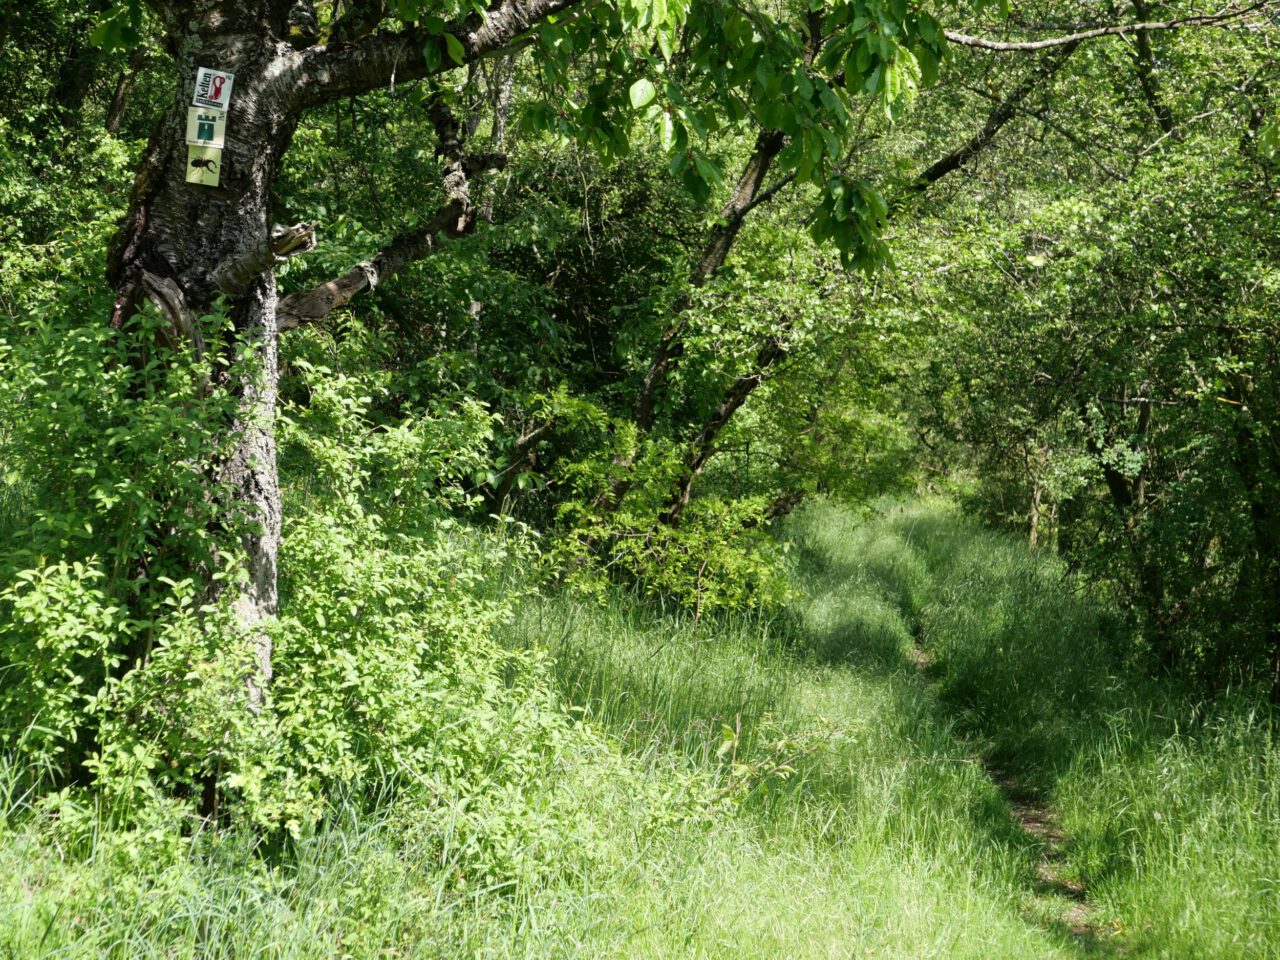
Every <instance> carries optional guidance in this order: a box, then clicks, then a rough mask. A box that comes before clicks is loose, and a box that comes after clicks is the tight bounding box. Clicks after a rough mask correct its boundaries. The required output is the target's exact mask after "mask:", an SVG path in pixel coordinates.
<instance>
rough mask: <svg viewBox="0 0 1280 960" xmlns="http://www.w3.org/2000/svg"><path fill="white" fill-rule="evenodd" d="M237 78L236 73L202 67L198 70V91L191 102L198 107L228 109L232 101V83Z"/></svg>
mask: <svg viewBox="0 0 1280 960" xmlns="http://www.w3.org/2000/svg"><path fill="white" fill-rule="evenodd" d="M235 80H236V76H235V74H234V73H223V72H222V71H221V70H210V69H209V68H208V67H201V68H200V69H199V70H197V71H196V93H195V96H194V97H192V98H191V102H192V103H193V104H195V105H196V106H197V107H212V108H213V109H215V110H226V109H227V106H228V104H230V103H231V85H232V84H233V83H235Z"/></svg>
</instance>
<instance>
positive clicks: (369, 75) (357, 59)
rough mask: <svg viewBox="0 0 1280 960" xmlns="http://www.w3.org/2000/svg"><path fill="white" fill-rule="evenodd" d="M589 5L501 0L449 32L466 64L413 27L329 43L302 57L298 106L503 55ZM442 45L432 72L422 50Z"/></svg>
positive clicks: (566, 0) (439, 39)
mask: <svg viewBox="0 0 1280 960" xmlns="http://www.w3.org/2000/svg"><path fill="white" fill-rule="evenodd" d="M587 2H588V0H500V2H499V3H497V4H496V5H494V6H492V7H490V8H489V9H488V10H487V11H486V12H485V15H484V16H480V15H479V14H474V15H472V16H470V17H468V18H467V19H466V21H465V22H463V23H458V24H452V25H450V27H449V29H448V31H447V32H448V33H451V34H453V36H454V37H456V38H457V40H458V41H459V42H460V43H461V44H462V50H463V57H462V64H458V63H455V62H454V61H453V60H452V59H451V58H450V57H449V56H448V54H447V53H445V52H444V49H443V46H444V38H443V36H441V35H436V34H431V33H428V32H427V31H426V30H424V29H422V28H419V27H412V28H408V29H405V30H401V31H399V32H396V33H375V34H372V35H370V36H367V37H365V38H364V39H362V40H360V41H359V42H357V43H343V42H331V43H328V44H322V45H319V46H314V47H311V48H310V49H308V50H307V51H306V52H305V53H303V55H302V58H301V62H300V64H299V66H298V68H297V71H298V84H297V86H298V90H299V101H300V105H301V106H303V107H314V106H316V105H318V104H322V103H327V102H329V101H331V100H338V99H341V98H343V97H352V96H357V95H359V94H362V93H367V92H369V91H370V90H376V89H378V88H380V87H386V86H390V85H393V84H395V83H397V82H403V83H409V82H411V81H414V80H421V79H423V78H425V77H428V76H431V75H432V74H436V73H444V72H446V71H449V70H453V69H455V68H456V67H458V66H463V65H466V64H468V63H474V62H476V61H477V60H481V59H483V58H484V57H488V56H491V55H493V54H495V53H502V52H505V51H506V50H507V49H508V48H509V47H510V46H511V45H512V44H513V43H515V42H516V41H517V40H519V39H520V37H521V35H522V34H524V33H526V32H527V31H528V30H530V29H531V28H533V27H534V26H536V25H537V24H538V23H540V22H542V21H543V20H546V19H547V18H548V17H551V16H554V15H555V14H557V13H561V12H564V11H567V10H571V9H573V8H574V7H577V6H581V5H583V4H585V3H587ZM431 43H436V44H440V46H441V62H440V63H438V64H437V65H436V66H435V67H434V68H431V67H428V65H427V60H426V57H425V56H424V55H423V52H422V51H423V48H424V47H425V46H426V45H427V44H431Z"/></svg>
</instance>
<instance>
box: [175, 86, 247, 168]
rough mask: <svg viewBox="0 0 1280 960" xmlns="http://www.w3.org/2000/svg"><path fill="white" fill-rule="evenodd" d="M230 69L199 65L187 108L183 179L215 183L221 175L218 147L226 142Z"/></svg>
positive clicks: (220, 148)
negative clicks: (185, 157) (194, 86)
mask: <svg viewBox="0 0 1280 960" xmlns="http://www.w3.org/2000/svg"><path fill="white" fill-rule="evenodd" d="M235 82H236V75H235V74H234V73H226V72H225V71H222V70H210V69H209V68H208V67H200V68H198V69H197V70H196V89H195V93H194V95H193V96H192V98H191V103H192V104H193V105H192V106H190V107H188V108H187V138H186V139H187V183H198V184H200V185H201V186H204V187H216V186H217V185H218V182H219V181H220V180H221V179H222V148H223V147H224V146H226V143H227V107H229V106H230V105H231V87H232V85H233V84H234V83H235Z"/></svg>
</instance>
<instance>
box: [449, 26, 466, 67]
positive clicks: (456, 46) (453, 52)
mask: <svg viewBox="0 0 1280 960" xmlns="http://www.w3.org/2000/svg"><path fill="white" fill-rule="evenodd" d="M444 45H445V48H446V49H447V50H448V51H449V57H450V58H451V59H452V60H453V62H454V63H456V64H457V65H458V66H462V64H463V62H465V60H466V59H467V51H466V49H465V48H464V47H463V46H462V41H461V40H459V39H458V38H457V37H455V36H454V35H453V34H452V33H446V34H445V35H444Z"/></svg>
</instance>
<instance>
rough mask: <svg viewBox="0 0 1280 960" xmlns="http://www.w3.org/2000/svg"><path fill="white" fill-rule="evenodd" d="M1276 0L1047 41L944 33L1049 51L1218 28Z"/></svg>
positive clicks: (990, 44)
mask: <svg viewBox="0 0 1280 960" xmlns="http://www.w3.org/2000/svg"><path fill="white" fill-rule="evenodd" d="M1275 5H1276V4H1275V0H1260V2H1258V3H1254V4H1252V5H1250V6H1247V7H1241V8H1238V9H1235V10H1224V11H1222V12H1220V13H1209V14H1201V15H1199V16H1194V17H1181V18H1178V19H1176V20H1157V21H1150V22H1147V23H1118V24H1112V25H1110V26H1106V27H1095V28H1094V29H1092V30H1082V31H1080V32H1079V33H1072V34H1068V35H1067V36H1064V37H1047V38H1045V39H1044V40H1013V41H1006V40H988V39H987V38H986V37H972V36H969V35H967V34H963V33H956V32H955V31H953V30H944V31H943V34H944V36H946V38H947V39H948V40H950V41H951V42H952V43H955V44H959V45H960V46H962V47H976V48H977V49H980V50H997V51H1000V52H1002V53H1006V52H1011V51H1016V52H1024V53H1025V52H1031V51H1036V50H1048V49H1049V48H1051V47H1065V46H1068V45H1072V44H1077V43H1080V42H1081V41H1083V40H1094V39H1097V38H1098V37H1120V36H1125V35H1127V34H1142V33H1154V32H1156V31H1159V30H1181V29H1183V28H1185V27H1217V26H1222V25H1223V24H1226V23H1229V22H1230V21H1232V20H1238V19H1239V18H1241V17H1243V16H1246V15H1248V14H1250V13H1254V12H1256V11H1259V10H1264V9H1267V8H1268V7H1272V6H1275Z"/></svg>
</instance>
